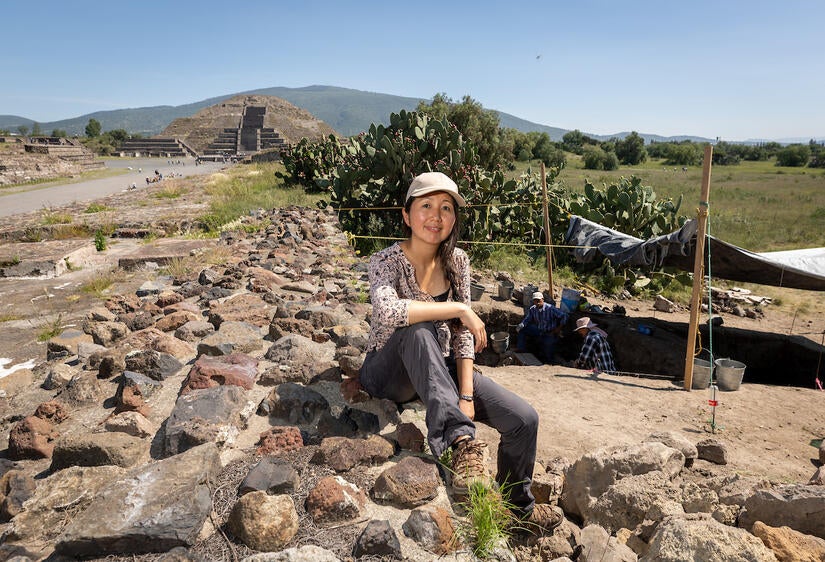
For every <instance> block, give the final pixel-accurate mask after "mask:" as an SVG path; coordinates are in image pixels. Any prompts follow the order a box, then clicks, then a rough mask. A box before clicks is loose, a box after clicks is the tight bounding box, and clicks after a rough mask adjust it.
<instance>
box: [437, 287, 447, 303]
mask: <svg viewBox="0 0 825 562" xmlns="http://www.w3.org/2000/svg"><path fill="white" fill-rule="evenodd" d="M449 296H450V290H449V289H447V290H446V291H444V292H443V293H441V294H440V295H436V296H434V297H433V300H434V301H435V302H447V297H449Z"/></svg>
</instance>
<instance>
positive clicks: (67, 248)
mask: <svg viewBox="0 0 825 562" xmlns="http://www.w3.org/2000/svg"><path fill="white" fill-rule="evenodd" d="M94 253H95V246H94V242H93V241H91V240H51V241H46V242H36V243H32V242H15V243H11V244H3V245H0V277H46V278H51V277H58V276H60V275H62V274H64V273H66V272H67V271H69V270H70V269H71V268H73V267H82V265H83V264H84V263H85V262H86V261H87V260H88V259H89V258H90V257H91V256H93V255H94Z"/></svg>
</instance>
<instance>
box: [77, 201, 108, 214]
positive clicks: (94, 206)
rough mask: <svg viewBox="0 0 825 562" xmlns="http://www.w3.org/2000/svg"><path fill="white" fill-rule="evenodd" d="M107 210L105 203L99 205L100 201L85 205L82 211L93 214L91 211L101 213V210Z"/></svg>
mask: <svg viewBox="0 0 825 562" xmlns="http://www.w3.org/2000/svg"><path fill="white" fill-rule="evenodd" d="M108 210H109V207H107V206H106V205H101V204H100V203H91V204H90V205H89V206H88V207H86V209H85V210H84V211H83V212H84V213H87V214H93V213H101V212H103V211H108Z"/></svg>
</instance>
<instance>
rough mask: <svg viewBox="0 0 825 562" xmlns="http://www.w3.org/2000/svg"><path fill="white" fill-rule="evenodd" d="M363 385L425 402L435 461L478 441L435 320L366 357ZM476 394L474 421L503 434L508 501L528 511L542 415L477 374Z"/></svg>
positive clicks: (501, 478) (501, 467)
mask: <svg viewBox="0 0 825 562" xmlns="http://www.w3.org/2000/svg"><path fill="white" fill-rule="evenodd" d="M448 363H452V365H451V366H452V367H453V368H452V369H450V368H449V367H448ZM360 381H361V385H362V386H363V387H364V389H365V390H366V391H367V392H369V393H370V395H372V396H374V397H376V398H387V399H389V400H393V401H395V402H409V401H410V400H413V399H414V398H415V397H416V395H417V396H418V397H420V398H421V401H422V402H424V406H425V407H426V408H427V415H426V418H425V423H426V424H427V441H428V442H429V444H430V450H431V451H432V453H433V454H434V455H435V457H436V458H438V457H440V456H441V454H442V453H443V452H444V451H445V450H446V449H447V447H449V446H450V444H452V443H453V442H454V441H455V440H456V438H458V437H460V436H462V435H470V436H472V437H475V425H474V424H473V422H472V421H471V420H470V419H469V418H468V417H467V416H465V415H464V414H463V413H462V412H461V410H460V409H459V407H458V385H457V383H456V373H455V368H454V362H452V361H449V360H445V358H444V356H443V355H442V354H441V346H440V345H439V343H438V339H437V336H436V331H435V326H434V325H433V323H432V322H421V323H419V324H413V325H411V326H405V327H403V328H399V329H397V330H396V331H395V333H394V334H393V335H392V337H390V339H389V341H388V342H387V344H386V345H385V346H384V347H382V348H381V349H379V350H377V351H371V352H369V353H368V354H367V356H366V358H365V359H364V365H363V366H362V367H361V374H360ZM473 391H474V396H475V402H474V405H475V420H476V421H478V422H482V423H485V424H487V425H489V426H491V427H493V428H494V429H496V430H497V431H498V432H499V433H500V434H501V440H500V441H499V447H498V467H497V469H498V472H497V474H496V481H497V482H498V483H499V484H504V483H505V481H506V483H507V485H509V486H511V491H510V501H511V502H512V503H513V504H514V505H515V506H516V507H518V508H520V509H522V510H523V511H525V512H529V511H531V510H532V509H533V504H534V503H535V500H534V498H533V494H532V493H531V492H530V484H531V482H532V477H533V464H534V463H535V460H536V436H537V434H538V426H539V417H538V414H537V413H536V411H535V409H533V407H532V406H531V405H530V404H528V403H527V401H526V400H524V399H523V398H521V397H520V396H518V395H517V394H515V393H513V392H511V391H509V390H507V389H505V388H503V387H501V386H499V385H498V384H496V383H495V382H493V381H492V380H490V379H488V378H487V377H485V376H484V375H482V374H480V373H478V372H474V373H473ZM514 483H516V484H514Z"/></svg>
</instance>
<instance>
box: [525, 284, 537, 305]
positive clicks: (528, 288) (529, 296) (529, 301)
mask: <svg viewBox="0 0 825 562" xmlns="http://www.w3.org/2000/svg"><path fill="white" fill-rule="evenodd" d="M538 290H539V288H538V287H536V286H535V285H533V284H532V283H528V284H527V285H525V286H524V287H522V288H521V293H522V296H521V304H523V305H524V306H525V307H527V308H529V307H531V306H532V305H533V293H535V292H536V291H538Z"/></svg>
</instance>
